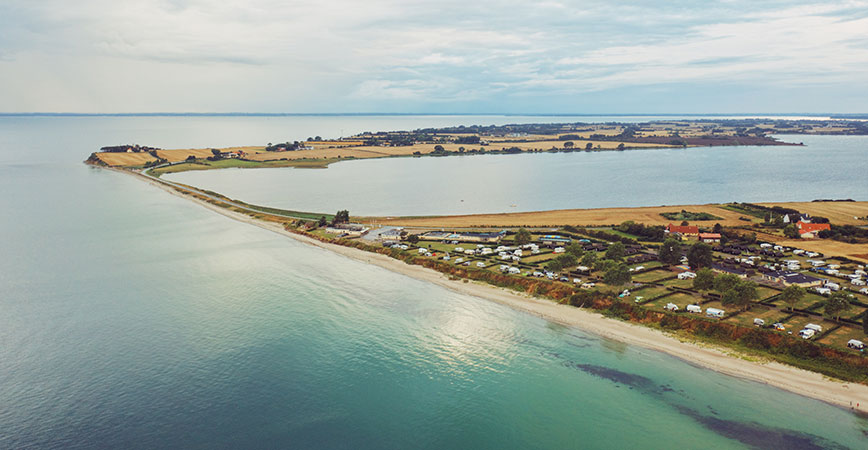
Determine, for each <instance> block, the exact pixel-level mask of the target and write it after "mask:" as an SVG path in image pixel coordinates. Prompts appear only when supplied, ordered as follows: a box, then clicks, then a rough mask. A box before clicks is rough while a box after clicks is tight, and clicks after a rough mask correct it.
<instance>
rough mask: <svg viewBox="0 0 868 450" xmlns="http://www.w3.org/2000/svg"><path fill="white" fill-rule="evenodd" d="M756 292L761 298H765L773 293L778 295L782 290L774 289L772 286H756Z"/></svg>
mask: <svg viewBox="0 0 868 450" xmlns="http://www.w3.org/2000/svg"><path fill="white" fill-rule="evenodd" d="M756 293H757V294H758V295H759V299H760V300H765V299H767V298H769V297H771V296H773V295H778V294H780V293H781V291H778V290H775V289H772V288H770V287H765V286H759V287H757V288H756Z"/></svg>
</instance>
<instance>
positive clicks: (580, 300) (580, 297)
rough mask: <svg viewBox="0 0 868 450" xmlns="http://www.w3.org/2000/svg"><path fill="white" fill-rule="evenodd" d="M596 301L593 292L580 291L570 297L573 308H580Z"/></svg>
mask: <svg viewBox="0 0 868 450" xmlns="http://www.w3.org/2000/svg"><path fill="white" fill-rule="evenodd" d="M593 300H594V293H593V292H591V291H579V292H576V293H575V294H573V295H571V296H570V299H569V303H570V305H572V306H578V307H579V308H581V307H583V306H585V303H588V302H590V301H593Z"/></svg>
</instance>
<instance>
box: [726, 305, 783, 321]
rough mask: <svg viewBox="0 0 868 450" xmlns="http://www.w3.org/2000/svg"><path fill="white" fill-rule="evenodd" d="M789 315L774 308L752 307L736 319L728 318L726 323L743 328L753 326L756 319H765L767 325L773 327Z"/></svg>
mask: <svg viewBox="0 0 868 450" xmlns="http://www.w3.org/2000/svg"><path fill="white" fill-rule="evenodd" d="M788 315H789V314H787V313H782V312H780V311H778V310H776V309H774V308H771V307H768V306H763V305H753V306H751V308H750V310H749V311H745V312H743V313H741V314H739V315H737V316H735V317H727V318H726V321H727V322H730V323H737V324H739V325H743V326H753V320H754V319H763V320H765V321H766V325H771V324H773V323H776V322H780V321H781V320H783V318H784V317H786V316H788Z"/></svg>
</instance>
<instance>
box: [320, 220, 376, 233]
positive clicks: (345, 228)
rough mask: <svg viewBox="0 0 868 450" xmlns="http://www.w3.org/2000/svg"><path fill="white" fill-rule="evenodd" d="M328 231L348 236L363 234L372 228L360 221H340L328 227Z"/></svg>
mask: <svg viewBox="0 0 868 450" xmlns="http://www.w3.org/2000/svg"><path fill="white" fill-rule="evenodd" d="M325 230H326V233H332V234H339V235H346V236H361V235H363V234H365V233H367V232H368V230H370V228H368V227H366V226H364V225H362V224H360V223H339V224H337V225H332V226H330V227H326V229H325Z"/></svg>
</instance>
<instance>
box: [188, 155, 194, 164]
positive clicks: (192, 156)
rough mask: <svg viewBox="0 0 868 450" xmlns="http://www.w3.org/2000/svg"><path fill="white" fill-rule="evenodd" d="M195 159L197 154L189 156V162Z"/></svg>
mask: <svg viewBox="0 0 868 450" xmlns="http://www.w3.org/2000/svg"><path fill="white" fill-rule="evenodd" d="M195 160H196V156H194V155H190V156H188V157H187V162H192V161H195Z"/></svg>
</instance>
